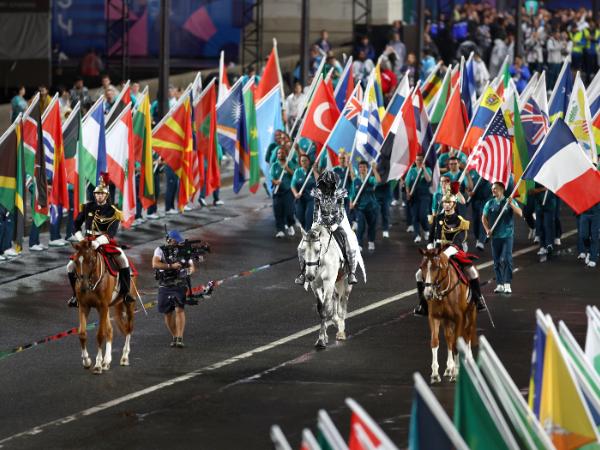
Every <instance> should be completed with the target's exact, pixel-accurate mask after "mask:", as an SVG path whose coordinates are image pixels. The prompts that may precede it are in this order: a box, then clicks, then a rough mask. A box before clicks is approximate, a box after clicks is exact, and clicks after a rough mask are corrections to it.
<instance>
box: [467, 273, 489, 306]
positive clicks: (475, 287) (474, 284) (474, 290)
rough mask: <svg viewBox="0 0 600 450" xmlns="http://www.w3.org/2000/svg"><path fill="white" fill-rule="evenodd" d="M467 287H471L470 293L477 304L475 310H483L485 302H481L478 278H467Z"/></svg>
mask: <svg viewBox="0 0 600 450" xmlns="http://www.w3.org/2000/svg"><path fill="white" fill-rule="evenodd" d="M469 287H470V288H471V295H472V296H473V300H475V303H476V304H477V311H485V310H486V307H485V303H483V296H482V295H481V287H480V286H479V278H474V279H472V280H469Z"/></svg>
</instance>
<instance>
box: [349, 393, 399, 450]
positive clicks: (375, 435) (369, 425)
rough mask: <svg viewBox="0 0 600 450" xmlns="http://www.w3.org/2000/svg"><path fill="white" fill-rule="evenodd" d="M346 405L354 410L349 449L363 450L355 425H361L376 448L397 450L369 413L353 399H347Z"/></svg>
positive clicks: (351, 419)
mask: <svg viewBox="0 0 600 450" xmlns="http://www.w3.org/2000/svg"><path fill="white" fill-rule="evenodd" d="M346 405H348V407H349V408H350V409H351V410H352V416H351V418H350V438H349V442H348V447H349V449H350V450H362V449H363V446H362V445H361V443H360V441H359V440H358V437H357V436H356V433H355V432H354V425H357V424H358V425H360V426H361V427H363V429H364V430H365V432H366V434H367V436H368V438H369V440H370V441H371V443H372V444H373V445H374V446H375V447H376V448H385V449H386V450H397V447H396V446H395V445H394V444H393V443H392V441H390V438H388V437H387V435H386V434H385V433H384V432H383V430H382V429H381V428H379V425H377V423H375V421H374V420H373V419H372V418H371V416H369V414H367V412H366V411H365V410H364V409H363V408H362V406H360V405H359V404H358V403H356V402H355V401H354V400H352V399H351V398H347V399H346Z"/></svg>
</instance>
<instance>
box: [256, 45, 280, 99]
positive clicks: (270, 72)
mask: <svg viewBox="0 0 600 450" xmlns="http://www.w3.org/2000/svg"><path fill="white" fill-rule="evenodd" d="M277 61H278V58H277V47H275V46H274V47H273V50H271V54H270V55H269V59H268V60H267V64H266V65H265V70H264V71H263V74H262V76H261V77H260V81H259V82H258V86H257V87H256V90H255V91H254V102H255V103H256V104H258V103H259V102H260V100H261V99H262V98H263V97H265V96H266V95H267V94H268V93H269V92H271V91H272V90H273V89H274V88H279V86H280V83H281V78H280V75H279V66H278V64H277Z"/></svg>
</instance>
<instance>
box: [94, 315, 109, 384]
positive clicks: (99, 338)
mask: <svg viewBox="0 0 600 450" xmlns="http://www.w3.org/2000/svg"><path fill="white" fill-rule="evenodd" d="M98 316H99V318H100V321H99V322H100V323H99V325H98V332H97V333H96V342H97V345H98V354H97V355H96V364H95V365H94V368H93V372H94V373H95V374H101V373H102V360H103V357H102V347H103V346H104V340H105V334H106V322H107V318H106V316H108V307H107V306H104V305H103V306H101V307H100V308H98Z"/></svg>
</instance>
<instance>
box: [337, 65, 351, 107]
mask: <svg viewBox="0 0 600 450" xmlns="http://www.w3.org/2000/svg"><path fill="white" fill-rule="evenodd" d="M352 92H354V74H353V72H352V56H350V58H348V61H346V66H345V67H344V70H343V71H342V74H341V75H340V78H339V80H338V83H337V85H336V87H335V91H334V92H333V96H334V98H335V103H336V104H337V107H338V109H339V110H340V111H341V110H342V109H343V108H344V105H345V104H346V103H347V102H348V100H349V99H350V96H351V95H352Z"/></svg>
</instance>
